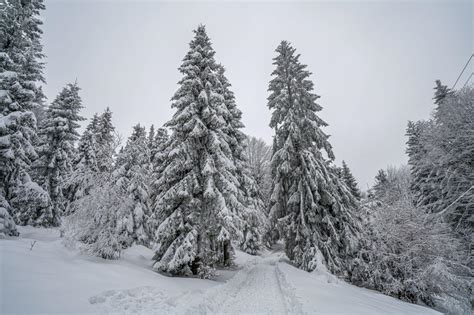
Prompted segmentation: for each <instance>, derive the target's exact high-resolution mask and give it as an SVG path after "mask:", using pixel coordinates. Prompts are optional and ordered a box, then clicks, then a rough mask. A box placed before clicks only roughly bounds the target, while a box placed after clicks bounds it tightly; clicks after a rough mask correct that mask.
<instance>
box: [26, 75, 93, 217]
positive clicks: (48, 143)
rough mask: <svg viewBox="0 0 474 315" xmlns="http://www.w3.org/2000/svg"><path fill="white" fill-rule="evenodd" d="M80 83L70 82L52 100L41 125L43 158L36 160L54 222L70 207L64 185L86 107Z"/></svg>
mask: <svg viewBox="0 0 474 315" xmlns="http://www.w3.org/2000/svg"><path fill="white" fill-rule="evenodd" d="M79 90H80V88H79V86H78V85H77V83H74V84H68V85H67V86H66V87H65V88H64V89H63V90H62V91H61V92H60V93H59V95H58V96H57V97H56V99H55V100H54V101H53V103H51V105H50V106H49V107H48V109H47V110H46V113H45V117H44V119H43V122H42V123H41V125H40V127H39V146H38V149H37V151H38V155H39V158H38V160H36V161H35V162H34V168H35V173H36V177H37V181H38V183H40V184H41V185H43V187H44V188H45V189H46V191H47V192H48V193H49V195H50V197H51V201H52V213H53V224H55V225H58V224H59V218H60V216H61V215H63V212H64V210H65V207H66V199H65V197H64V194H63V186H64V183H65V180H66V177H67V176H68V175H69V174H70V173H71V172H72V167H73V164H72V162H73V161H72V159H73V158H74V153H75V150H74V145H75V142H76V141H77V140H78V138H79V133H78V131H77V129H78V128H79V127H80V125H79V122H80V121H82V120H83V119H84V118H82V117H81V116H80V115H79V112H80V110H81V108H82V105H81V98H80V96H79Z"/></svg>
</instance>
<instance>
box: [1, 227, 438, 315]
mask: <svg viewBox="0 0 474 315" xmlns="http://www.w3.org/2000/svg"><path fill="white" fill-rule="evenodd" d="M20 232H21V235H20V237H19V238H10V239H5V240H0V314H18V313H48V314H51V313H129V314H132V313H133V314H135V313H144V314H153V313H160V314H163V313H182V314H196V313H227V314H236V313H247V314H248V313H278V314H284V313H291V314H300V313H306V314H437V312H435V311H433V310H431V309H429V308H425V307H422V306H418V305H413V304H408V303H404V302H401V301H399V300H396V299H394V298H391V297H388V296H385V295H382V294H379V293H377V292H374V291H370V290H366V289H362V288H358V287H355V286H352V285H349V284H347V283H344V282H342V281H339V280H337V279H336V278H334V277H333V276H331V275H329V274H327V273H325V272H313V273H307V272H304V271H301V270H298V269H296V268H294V267H292V266H291V265H289V264H288V263H287V262H286V259H285V258H284V255H283V253H282V252H281V251H274V252H268V253H265V254H264V255H262V256H259V257H254V256H250V255H247V254H244V253H242V252H238V253H237V260H236V262H237V265H238V268H234V269H233V270H224V271H219V272H220V274H221V275H220V276H219V277H218V278H217V279H216V280H200V279H190V278H178V277H175V278H170V277H166V276H163V275H160V274H157V273H155V272H153V271H152V270H151V257H152V256H153V253H152V251H150V250H149V249H147V248H145V247H142V246H135V247H132V248H130V249H128V250H126V251H125V252H124V253H123V255H122V257H121V259H120V260H117V261H106V260H103V259H99V258H93V257H87V256H83V255H81V254H79V253H78V252H77V251H76V250H71V249H67V248H65V247H64V245H63V244H62V240H61V239H60V238H59V232H58V230H55V229H36V228H31V227H24V228H20ZM34 241H36V243H35V244H34V245H33V248H32V249H31V247H32V242H34Z"/></svg>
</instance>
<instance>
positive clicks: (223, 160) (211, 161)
mask: <svg viewBox="0 0 474 315" xmlns="http://www.w3.org/2000/svg"><path fill="white" fill-rule="evenodd" d="M194 33H195V37H194V39H193V40H192V41H191V43H190V45H189V48H190V49H189V51H188V53H187V54H186V56H185V57H184V60H183V64H182V65H181V67H180V68H179V70H180V72H181V73H182V74H183V79H182V80H181V81H180V82H179V84H180V87H179V89H178V91H177V92H176V93H175V95H174V96H173V98H172V100H173V104H172V107H174V108H176V113H175V114H174V116H173V118H172V119H171V120H170V121H169V122H168V123H166V126H167V127H169V128H170V129H171V130H172V134H171V136H170V140H169V141H168V148H169V153H168V154H167V157H166V160H165V167H164V170H163V173H162V176H161V177H160V178H159V179H158V180H157V181H156V184H155V187H158V189H159V191H158V192H157V197H156V200H155V203H154V211H155V212H157V215H158V217H160V218H161V220H162V221H161V224H160V226H159V227H158V229H157V231H156V240H157V242H158V250H157V251H156V254H155V257H154V260H155V261H156V262H155V264H154V269H155V270H157V271H163V272H168V273H171V274H200V275H201V276H205V275H206V274H207V273H208V272H209V268H212V266H214V265H216V264H219V263H220V264H227V263H229V262H230V261H231V259H232V257H231V254H232V246H231V243H230V239H231V238H236V237H235V236H236V235H237V234H238V232H239V227H240V224H239V222H238V220H239V214H238V213H235V212H234V209H237V208H238V206H237V204H238V203H239V202H240V201H239V200H238V198H237V196H238V194H239V191H238V189H239V181H238V179H237V176H236V174H235V173H236V172H235V165H234V161H233V155H232V151H231V148H230V144H229V143H228V142H227V141H228V136H227V134H226V130H225V128H226V127H227V119H228V118H227V117H229V116H230V113H228V108H227V106H226V104H225V100H224V96H223V95H222V94H220V93H218V90H219V89H220V88H221V87H220V86H221V83H220V82H219V77H218V73H217V71H218V65H217V64H216V62H215V59H214V54H215V52H214V50H213V49H212V47H211V42H210V39H209V37H208V36H207V34H206V30H205V27H204V26H203V25H200V26H199V27H198V28H197V30H195V31H194Z"/></svg>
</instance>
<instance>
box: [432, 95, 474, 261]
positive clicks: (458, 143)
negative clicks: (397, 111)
mask: <svg viewBox="0 0 474 315" xmlns="http://www.w3.org/2000/svg"><path fill="white" fill-rule="evenodd" d="M444 89H446V88H444ZM444 89H443V86H441V87H439V86H438V87H437V92H438V93H437V95H438V94H439V93H440V90H441V91H443V90H444ZM441 93H442V92H441ZM435 98H436V95H435ZM472 113H474V89H473V87H472V86H468V87H466V88H464V89H462V90H460V91H456V92H455V93H449V92H448V94H447V96H445V98H444V99H443V101H441V102H438V103H437V106H436V108H435V111H434V113H433V117H434V122H435V126H436V127H435V130H434V132H433V136H432V138H431V140H432V142H431V150H430V151H431V152H430V159H429V160H430V161H436V164H437V165H438V168H439V169H441V170H443V173H444V176H442V177H441V178H440V187H441V190H442V203H439V204H438V206H437V207H435V208H433V209H432V210H433V212H437V213H438V214H439V215H441V216H444V218H445V220H446V221H447V222H449V223H450V224H451V226H452V227H453V229H454V231H455V232H456V233H460V234H461V235H462V236H463V237H464V238H465V239H466V241H467V244H471V248H472V244H473V242H474V120H473V119H472V118H471V116H472ZM473 264H474V263H473ZM473 267H474V266H473Z"/></svg>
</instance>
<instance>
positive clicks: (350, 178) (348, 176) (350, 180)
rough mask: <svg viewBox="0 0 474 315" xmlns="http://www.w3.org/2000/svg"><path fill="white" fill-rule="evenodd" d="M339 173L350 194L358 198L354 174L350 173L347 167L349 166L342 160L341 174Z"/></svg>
mask: <svg viewBox="0 0 474 315" xmlns="http://www.w3.org/2000/svg"><path fill="white" fill-rule="evenodd" d="M341 175H342V178H343V179H344V182H345V183H346V185H347V187H348V188H349V191H350V192H351V194H352V195H353V196H354V197H355V198H356V199H357V200H360V198H361V193H360V190H359V187H357V181H356V179H355V177H354V175H352V172H351V170H350V169H349V166H347V164H346V162H345V161H342V174H341Z"/></svg>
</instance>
